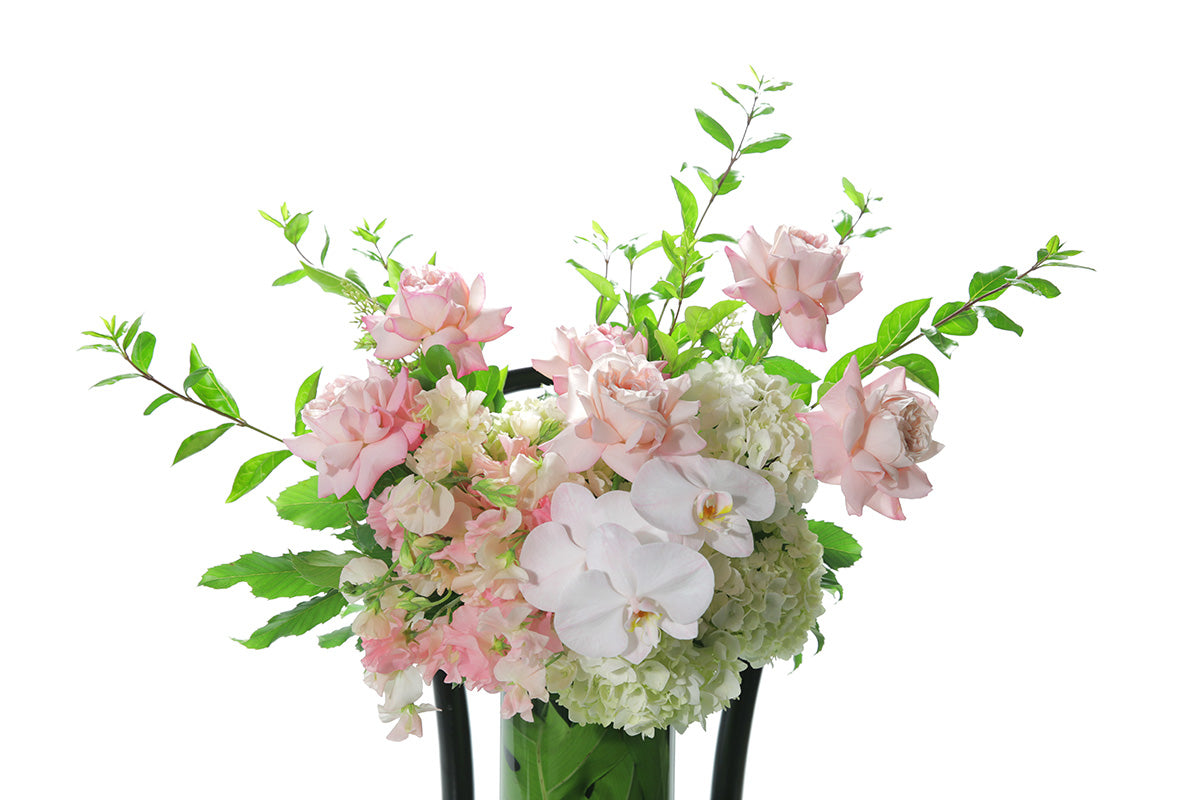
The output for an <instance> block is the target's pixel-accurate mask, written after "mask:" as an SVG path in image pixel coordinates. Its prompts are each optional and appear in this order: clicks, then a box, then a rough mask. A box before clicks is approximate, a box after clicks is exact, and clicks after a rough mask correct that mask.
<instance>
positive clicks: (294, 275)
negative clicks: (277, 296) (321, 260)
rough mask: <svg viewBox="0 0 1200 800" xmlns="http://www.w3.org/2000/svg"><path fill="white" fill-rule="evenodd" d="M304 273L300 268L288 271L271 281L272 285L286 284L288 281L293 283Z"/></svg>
mask: <svg viewBox="0 0 1200 800" xmlns="http://www.w3.org/2000/svg"><path fill="white" fill-rule="evenodd" d="M304 275H305V273H304V270H302V269H294V270H292V271H291V272H289V273H286V274H284V275H280V276H279V277H278V278H276V279H275V280H273V281H271V285H272V286H287V285H288V284H289V283H295V282H296V281H298V280H301V279H302V278H303V277H304Z"/></svg>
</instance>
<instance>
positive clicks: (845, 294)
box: [725, 226, 862, 352]
mask: <svg viewBox="0 0 1200 800" xmlns="http://www.w3.org/2000/svg"><path fill="white" fill-rule="evenodd" d="M738 243H739V244H740V245H741V248H742V254H738V253H737V252H736V251H734V250H733V248H730V247H726V248H725V255H727V256H728V257H729V264H730V266H731V267H733V277H734V278H735V279H736V280H737V283H735V284H733V285H732V286H729V287H727V288H726V289H725V294H727V295H729V296H730V297H732V298H734V299H736V300H745V301H746V302H747V303H749V304H750V306H751V307H752V308H753V309H754V310H755V311H757V312H759V313H760V314H780V321H781V322H782V323H783V330H784V331H785V332H786V333H787V335H788V338H790V339H791V340H792V341H793V342H795V343H796V344H797V345H799V346H800V347H808V348H810V349H813V350H819V351H821V352H825V326H826V325H827V324H828V323H829V315H830V314H833V313H835V312H837V311H841V310H842V307H843V306H845V305H846V303H848V302H850V301H851V300H853V299H854V298H855V297H857V296H858V294H859V292H861V291H862V275H861V274H860V273H857V272H851V273H849V274H846V275H839V273H840V272H841V270H842V261H843V260H844V259H845V258H846V255H847V254H848V253H849V252H850V248H848V247H846V246H844V245H832V246H829V245H828V239H827V238H826V237H825V236H824V235H823V234H822V235H818V236H814V235H813V234H811V233H808V232H807V231H803V230H801V229H799V228H787V227H784V226H780V228H779V229H778V230H777V231H775V244H774V246H771V247H768V245H767V240H766V239H764V238H762V237H761V236H759V235H758V232H757V231H756V230H754V228H751V229H750V230H748V231H746V233H745V234H744V235H743V236H742V238H741V240H740V241H739V242H738Z"/></svg>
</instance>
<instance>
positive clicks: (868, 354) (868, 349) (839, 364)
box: [817, 344, 878, 398]
mask: <svg viewBox="0 0 1200 800" xmlns="http://www.w3.org/2000/svg"><path fill="white" fill-rule="evenodd" d="M877 353H878V345H875V344H865V345H863V346H862V347H860V348H858V349H857V350H852V351H851V352H849V353H846V355H844V356H842V357H841V358H839V359H838V360H837V361H835V362H834V364H833V366H832V367H830V368H829V372H826V373H825V378H824V380H822V381H821V388H820V389H818V390H817V397H818V398H821V397H824V396H825V393H826V392H827V391H829V390H830V389H831V388H833V385H834V384H835V383H837V382H838V381H840V380H841V379H842V376H843V375H844V374H846V368H847V367H848V366H850V359H852V358H857V359H858V369H859V373H860V375H861V376H862V377H864V378H865V377H867V374H869V373H866V372H864V370H865V369H866V365H867V364H870V363H871V362H872V361H874V360H875V356H876V354H877Z"/></svg>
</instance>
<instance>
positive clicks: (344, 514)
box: [272, 475, 366, 531]
mask: <svg viewBox="0 0 1200 800" xmlns="http://www.w3.org/2000/svg"><path fill="white" fill-rule="evenodd" d="M272 502H274V503H275V510H276V511H277V512H278V514H279V516H281V517H283V518H284V519H286V520H288V521H289V522H293V523H295V524H296V525H299V526H300V527H302V528H310V529H312V530H317V531H319V530H323V529H325V528H345V527H346V526H347V525H349V524H350V522H351V521H352V520H360V519H362V518H363V517H365V516H366V510H365V508H364V504H363V501H362V500H360V499H359V497H358V494H357V493H356V492H355V491H353V490H351V491H350V492H349V493H348V494H347V495H346V496H345V497H342V498H338V497H332V496H327V497H317V476H316V475H314V476H312V477H311V478H307V479H306V480H302V481H300V482H299V483H297V484H295V485H294V486H289V487H288V488H286V489H284V490H283V491H282V492H280V494H279V497H277V498H275V500H274V501H272Z"/></svg>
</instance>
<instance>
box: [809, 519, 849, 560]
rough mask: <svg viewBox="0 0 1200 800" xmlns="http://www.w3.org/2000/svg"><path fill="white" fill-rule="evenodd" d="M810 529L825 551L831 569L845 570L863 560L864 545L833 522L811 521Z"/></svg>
mask: <svg viewBox="0 0 1200 800" xmlns="http://www.w3.org/2000/svg"><path fill="white" fill-rule="evenodd" d="M808 529H809V530H810V531H812V532H813V533H815V534H816V535H817V541H819V542H820V543H821V547H823V548H824V549H825V555H824V559H825V563H826V565H828V566H829V567H830V568H831V569H844V568H845V567H849V566H851V565H853V564H854V562H855V561H858V560H859V559H860V558H862V545H860V544H859V543H858V542H857V541H855V539H854V537H853V536H851V535H850V534H848V533H846V531H844V530H842V529H841V528H839V527H838V526H837V525H834V524H833V523H832V522H818V521H817V520H809V523H808Z"/></svg>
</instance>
